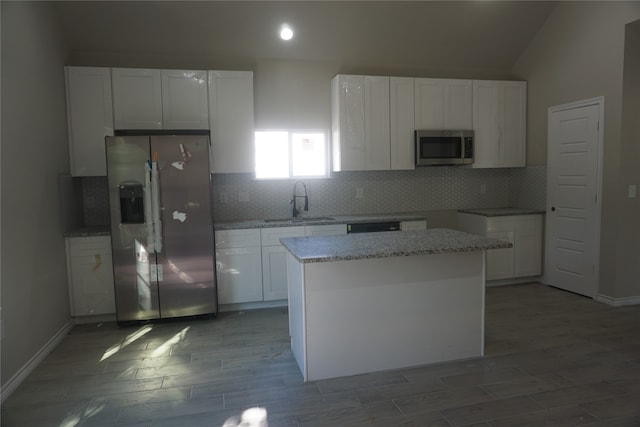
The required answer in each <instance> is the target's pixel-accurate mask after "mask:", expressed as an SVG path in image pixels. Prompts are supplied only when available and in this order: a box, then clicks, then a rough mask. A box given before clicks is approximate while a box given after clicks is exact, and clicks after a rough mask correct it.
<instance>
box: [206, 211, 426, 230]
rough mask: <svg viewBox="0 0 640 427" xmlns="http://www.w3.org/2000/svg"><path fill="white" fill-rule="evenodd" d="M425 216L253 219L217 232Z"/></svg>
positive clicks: (218, 224) (228, 224) (229, 224)
mask: <svg viewBox="0 0 640 427" xmlns="http://www.w3.org/2000/svg"><path fill="white" fill-rule="evenodd" d="M425 219H426V218H425V217H424V216H420V215H406V214H384V215H336V216H333V215H331V216H326V217H315V218H313V217H307V218H305V217H304V216H301V217H298V218H296V219H288V218H283V219H281V220H264V219H253V220H246V221H238V222H216V223H215V225H214V228H215V229H216V230H236V229H243V228H267V227H291V226H294V225H327V224H353V223H357V222H385V221H421V220H425Z"/></svg>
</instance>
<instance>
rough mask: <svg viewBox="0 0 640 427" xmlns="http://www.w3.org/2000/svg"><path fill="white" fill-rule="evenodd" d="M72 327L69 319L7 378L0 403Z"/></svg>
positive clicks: (72, 324)
mask: <svg viewBox="0 0 640 427" xmlns="http://www.w3.org/2000/svg"><path fill="white" fill-rule="evenodd" d="M74 325H75V322H74V321H73V319H69V321H68V322H67V323H65V324H64V325H63V326H62V328H60V329H59V330H58V332H56V333H55V335H54V336H52V337H51V338H50V339H49V341H47V343H46V344H45V345H44V346H42V348H41V349H40V350H38V352H37V353H36V354H34V355H33V357H32V358H31V359H29V361H28V362H27V363H26V364H25V365H24V366H22V368H20V369H19V370H18V372H16V373H15V374H14V375H13V376H12V377H11V378H9V380H8V381H7V382H6V384H4V385H3V386H2V398H1V400H0V401H1V402H2V403H4V401H5V400H6V399H7V397H9V396H10V395H11V394H12V393H13V392H14V391H15V390H16V389H17V388H18V386H19V385H20V384H22V382H23V381H24V380H25V379H26V378H27V376H29V374H30V373H31V372H33V370H34V369H36V368H37V367H38V365H39V364H40V363H42V361H43V360H44V358H45V357H47V355H48V354H49V353H51V352H52V351H53V349H54V348H56V347H57V346H58V344H60V342H62V340H63V339H64V337H66V336H67V335H68V334H69V332H70V331H71V329H72V328H73V326H74Z"/></svg>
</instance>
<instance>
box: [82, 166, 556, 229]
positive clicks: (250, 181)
mask: <svg viewBox="0 0 640 427" xmlns="http://www.w3.org/2000/svg"><path fill="white" fill-rule="evenodd" d="M81 180H82V198H83V214H84V222H85V224H84V225H85V226H96V225H97V226H100V225H108V224H109V191H108V185H107V178H106V177H85V178H81ZM212 182H213V187H212V192H213V216H214V220H215V221H239V220H245V219H255V218H282V217H289V216H290V215H291V205H290V204H289V201H290V200H291V196H292V194H293V184H294V182H295V181H294V180H268V181H263V180H256V179H255V178H254V177H253V175H252V174H224V175H217V174H216V175H213V179H212ZM304 183H305V184H306V186H307V192H308V195H309V212H305V215H307V216H318V215H348V214H356V215H357V214H380V213H396V212H416V211H426V210H447V209H464V208H491V207H507V206H518V207H523V208H533V209H545V206H546V166H531V167H526V168H518V169H471V168H465V167H449V166H443V167H425V168H418V169H416V170H411V171H379V172H375V171H374V172H339V173H334V174H333V177H332V178H330V179H306V180H304ZM359 189H361V192H362V197H357V192H359ZM297 193H298V194H304V190H303V187H302V185H298V188H297ZM299 201H301V200H299Z"/></svg>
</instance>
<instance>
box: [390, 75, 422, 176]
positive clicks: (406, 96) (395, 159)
mask: <svg viewBox="0 0 640 427" xmlns="http://www.w3.org/2000/svg"><path fill="white" fill-rule="evenodd" d="M413 81H414V79H413V78H412V77H390V78H389V127H390V138H391V141H390V144H391V170H404V169H415V167H416V161H415V136H414V131H415V129H416V126H415V121H414V120H415V118H414V108H415V105H414V88H413Z"/></svg>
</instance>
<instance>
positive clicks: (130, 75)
mask: <svg viewBox="0 0 640 427" xmlns="http://www.w3.org/2000/svg"><path fill="white" fill-rule="evenodd" d="M111 78H112V82H113V112H114V115H115V124H116V129H162V79H161V76H160V70H149V69H141V68H112V69H111Z"/></svg>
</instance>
